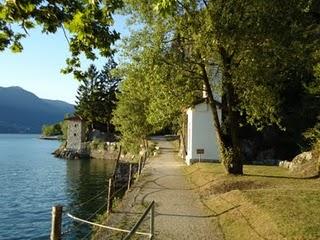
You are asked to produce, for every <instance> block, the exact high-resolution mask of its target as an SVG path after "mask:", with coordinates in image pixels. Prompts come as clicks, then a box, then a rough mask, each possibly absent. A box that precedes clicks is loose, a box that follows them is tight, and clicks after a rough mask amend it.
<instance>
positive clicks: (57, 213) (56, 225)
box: [50, 148, 154, 240]
mask: <svg viewBox="0 0 320 240" xmlns="http://www.w3.org/2000/svg"><path fill="white" fill-rule="evenodd" d="M120 155H121V148H120V151H119V154H118V158H117V159H116V164H115V168H114V171H113V174H112V176H111V177H110V178H109V181H108V187H107V188H105V189H104V190H102V191H101V192H99V193H98V194H96V195H94V196H93V197H91V198H89V199H88V200H86V201H84V202H82V203H80V204H77V205H75V206H73V207H72V209H74V208H80V207H83V206H85V205H87V204H89V203H90V202H92V201H94V200H96V199H97V198H99V197H101V196H102V195H103V194H104V193H106V192H108V194H107V201H106V202H105V203H104V204H102V205H101V206H100V207H99V208H97V210H96V211H95V212H94V213H92V214H91V215H90V216H89V217H87V218H85V219H82V218H79V217H76V216H74V215H73V214H71V213H70V212H72V209H65V210H64V211H63V207H62V206H54V207H53V208H52V226H51V234H50V240H58V239H59V240H60V239H63V238H62V237H65V236H67V235H69V234H70V233H72V232H75V231H78V230H80V228H81V227H82V225H83V224H87V225H90V226H96V227H100V228H105V229H109V230H113V231H119V232H123V233H127V234H128V235H130V236H131V234H132V233H131V231H132V230H126V229H121V228H116V227H112V226H105V225H103V224H99V223H95V222H93V221H92V219H93V218H94V217H95V216H96V215H97V214H98V213H99V212H100V211H102V210H103V209H105V208H107V209H106V212H107V213H108V214H110V213H111V212H112V206H113V203H114V200H115V199H116V197H117V196H119V194H120V193H124V192H126V191H129V190H130V188H131V185H132V182H134V180H138V179H139V176H140V175H141V172H142V169H143V168H144V167H145V164H146V160H147V158H148V156H149V154H148V153H147V152H145V154H144V155H142V156H141V157H140V158H139V160H138V166H137V169H136V171H133V170H134V169H133V167H132V163H130V164H129V172H128V178H127V180H126V181H127V182H123V181H122V183H124V184H123V185H122V186H121V187H118V188H117V189H116V185H117V177H116V175H117V170H118V167H119V158H120ZM133 174H136V178H135V179H134V178H133ZM152 204H153V205H152V207H150V206H149V207H150V208H149V207H148V209H147V210H148V211H147V212H146V213H145V214H144V215H143V218H145V216H146V215H147V213H148V212H149V211H151V218H152V219H151V221H153V218H154V203H152ZM151 209H152V210H151ZM63 214H66V216H67V217H68V218H70V219H72V220H73V221H75V222H78V223H79V224H78V225H77V226H73V227H71V228H69V229H67V230H66V231H64V232H62V231H61V225H62V215H63ZM142 220H143V219H142ZM142 220H141V221H142ZM150 226H153V224H151V223H150ZM153 231H154V230H153V227H150V233H145V232H138V231H137V229H135V230H134V233H133V234H138V235H144V236H148V237H149V238H150V239H152V237H153ZM91 232H92V230H90V231H89V232H88V233H87V234H86V235H85V236H84V237H83V238H81V239H87V238H88V237H89V236H90V234H91ZM126 239H129V238H126Z"/></svg>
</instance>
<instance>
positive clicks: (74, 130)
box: [65, 116, 86, 152]
mask: <svg viewBox="0 0 320 240" xmlns="http://www.w3.org/2000/svg"><path fill="white" fill-rule="evenodd" d="M65 120H67V121H68V133H67V149H68V150H72V151H77V152H81V151H82V150H83V149H82V148H83V147H82V145H83V144H82V143H83V142H85V140H86V124H85V121H84V120H83V119H82V118H81V117H80V116H73V117H69V118H66V119H65Z"/></svg>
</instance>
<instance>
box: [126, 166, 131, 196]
mask: <svg viewBox="0 0 320 240" xmlns="http://www.w3.org/2000/svg"><path fill="white" fill-rule="evenodd" d="M131 176H132V163H130V165H129V176H128V188H127V191H129V189H130V187H131Z"/></svg>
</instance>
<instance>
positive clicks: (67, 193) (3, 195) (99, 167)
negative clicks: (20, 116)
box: [0, 134, 113, 240]
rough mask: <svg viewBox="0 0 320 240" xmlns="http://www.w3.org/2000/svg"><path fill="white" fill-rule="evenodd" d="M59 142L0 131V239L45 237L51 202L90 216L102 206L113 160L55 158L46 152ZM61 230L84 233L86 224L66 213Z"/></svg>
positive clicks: (78, 236) (69, 236)
mask: <svg viewBox="0 0 320 240" xmlns="http://www.w3.org/2000/svg"><path fill="white" fill-rule="evenodd" d="M59 144H60V143H59V142H58V141H48V140H40V139H38V135H19V134H0V239H1V240H8V239H10V240H11V239H15V240H18V239H49V235H50V227H51V208H52V206H53V205H55V204H62V205H63V206H64V208H65V210H66V211H67V212H70V213H72V214H74V215H75V216H78V217H81V218H85V219H88V218H89V219H90V220H93V219H94V218H96V217H97V215H96V214H94V213H95V212H96V211H98V214H99V213H103V211H104V210H105V203H106V195H107V191H106V187H107V185H108V183H107V182H108V177H109V176H110V174H111V172H112V170H113V162H112V161H105V160H93V159H91V160H63V159H58V158H55V157H53V156H52V155H51V152H53V151H54V150H55V149H56V148H58V146H59ZM103 191H104V192H103ZM101 192H102V194H101V195H100V196H99V197H98V198H96V199H94V200H92V201H89V202H88V203H86V202H87V201H88V200H89V199H91V198H93V197H94V196H96V195H97V194H99V193H101ZM83 203H85V204H83ZM63 231H66V233H65V235H64V237H63V239H68V240H71V239H81V238H83V237H85V236H86V235H87V237H88V236H89V235H90V228H88V227H87V226H86V225H85V224H82V225H81V224H79V223H75V222H73V221H71V220H70V219H69V218H68V217H67V216H66V215H64V217H63ZM88 234H89V235H88ZM84 239H86V238H84Z"/></svg>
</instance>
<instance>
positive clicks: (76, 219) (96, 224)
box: [67, 213, 150, 237]
mask: <svg viewBox="0 0 320 240" xmlns="http://www.w3.org/2000/svg"><path fill="white" fill-rule="evenodd" d="M67 216H68V217H70V218H72V219H73V220H75V221H78V222H82V223H87V224H89V225H92V226H96V227H100V228H105V229H109V230H114V231H118V232H125V233H130V232H131V231H130V230H126V229H121V228H116V227H111V226H106V225H102V224H99V223H94V222H90V221H87V220H84V219H81V218H78V217H75V216H73V215H71V214H69V213H68V214H67ZM135 233H136V234H138V235H144V236H149V237H150V233H145V232H138V231H137V232H135Z"/></svg>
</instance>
